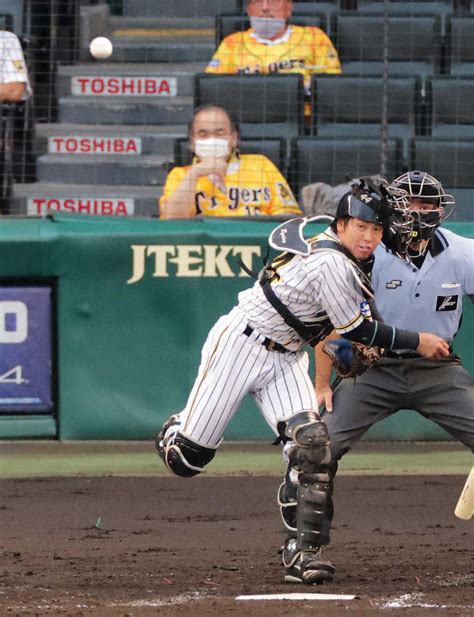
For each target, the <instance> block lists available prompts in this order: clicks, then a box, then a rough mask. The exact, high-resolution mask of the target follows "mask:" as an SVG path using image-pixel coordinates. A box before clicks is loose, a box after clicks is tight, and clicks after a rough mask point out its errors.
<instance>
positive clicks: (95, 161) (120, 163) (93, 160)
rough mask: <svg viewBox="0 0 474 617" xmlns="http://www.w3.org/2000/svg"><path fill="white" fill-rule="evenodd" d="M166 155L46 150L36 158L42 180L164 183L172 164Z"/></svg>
mask: <svg viewBox="0 0 474 617" xmlns="http://www.w3.org/2000/svg"><path fill="white" fill-rule="evenodd" d="M171 164H172V163H171V161H169V159H168V158H167V157H163V156H152V155H145V156H128V155H113V156H110V155H99V154H96V155H86V154H85V155H82V156H77V155H71V154H43V155H42V156H40V157H38V158H37V159H36V175H37V178H38V180H39V181H42V182H55V181H57V180H58V179H59V178H60V179H61V182H62V183H71V184H74V183H76V184H78V183H79V184H98V183H100V184H111V185H112V184H127V185H130V186H132V185H139V186H157V185H163V184H164V182H165V179H166V176H167V174H168V171H169V168H170V166H171Z"/></svg>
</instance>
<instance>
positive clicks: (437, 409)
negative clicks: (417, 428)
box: [323, 356, 474, 459]
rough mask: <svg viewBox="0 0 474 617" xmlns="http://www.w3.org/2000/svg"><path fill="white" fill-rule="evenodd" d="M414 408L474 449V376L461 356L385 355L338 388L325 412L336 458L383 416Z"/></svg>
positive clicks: (343, 381) (344, 381) (324, 417)
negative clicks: (459, 358)
mask: <svg viewBox="0 0 474 617" xmlns="http://www.w3.org/2000/svg"><path fill="white" fill-rule="evenodd" d="M401 409H413V410H416V411H418V412H419V413H420V414H422V415H423V416H424V417H425V418H428V419H430V420H433V421H434V422H436V423H437V424H439V426H441V427H442V428H444V429H445V430H446V431H447V432H448V433H450V434H451V435H452V436H453V437H454V438H455V439H457V440H458V441H460V442H461V443H463V444H464V445H465V446H467V447H468V448H470V449H471V450H472V451H473V452H474V380H473V379H472V377H471V376H470V375H469V374H468V373H467V371H465V370H464V369H463V368H462V366H461V364H460V363H459V360H458V359H457V357H456V356H451V357H450V358H447V359H445V360H441V361H431V360H425V359H424V358H413V359H398V358H381V359H380V360H379V361H378V362H377V364H376V365H375V366H373V367H372V368H370V369H369V370H368V371H367V372H365V373H364V374H363V375H361V376H360V377H357V379H356V380H355V381H354V380H353V379H344V380H342V382H341V383H340V384H339V386H338V387H337V388H336V390H335V392H334V397H333V412H332V413H327V412H326V413H325V414H324V416H323V419H324V421H325V422H326V424H327V427H328V431H329V435H330V438H331V451H332V455H333V459H340V458H341V457H342V456H343V455H344V454H345V453H346V452H347V451H348V450H350V448H352V446H353V445H354V444H355V443H356V442H357V441H358V440H359V439H360V437H362V435H363V434H364V433H365V432H366V431H367V430H368V429H369V428H370V427H371V426H372V425H373V424H375V422H378V421H379V420H383V419H384V418H386V417H388V416H390V415H392V414H393V413H395V412H397V411H399V410H401Z"/></svg>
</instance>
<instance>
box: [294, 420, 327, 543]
mask: <svg viewBox="0 0 474 617" xmlns="http://www.w3.org/2000/svg"><path fill="white" fill-rule="evenodd" d="M286 434H287V436H288V437H290V438H291V439H293V442H294V445H293V447H292V448H291V450H290V452H289V458H290V466H291V467H293V469H295V470H296V471H298V472H299V473H298V490H297V497H296V503H297V508H296V510H297V513H296V530H297V532H296V538H297V542H298V546H299V548H300V549H301V550H302V551H314V550H317V549H318V548H320V547H321V546H323V545H325V544H329V542H330V530H331V523H332V517H333V512H334V508H333V503H332V489H333V481H332V475H331V473H330V467H331V451H330V448H329V435H328V432H327V428H326V425H325V424H324V422H321V420H320V419H319V415H318V414H317V413H316V412H314V411H304V412H300V413H298V414H296V415H295V416H293V417H292V418H291V419H290V420H289V422H288V424H287V427H286Z"/></svg>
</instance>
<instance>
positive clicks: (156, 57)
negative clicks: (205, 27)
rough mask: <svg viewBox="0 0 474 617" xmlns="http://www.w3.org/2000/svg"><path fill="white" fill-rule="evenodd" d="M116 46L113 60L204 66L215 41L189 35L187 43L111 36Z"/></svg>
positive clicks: (161, 39)
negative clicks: (187, 63) (204, 40)
mask: <svg viewBox="0 0 474 617" xmlns="http://www.w3.org/2000/svg"><path fill="white" fill-rule="evenodd" d="M111 40H112V44H113V46H114V53H113V54H112V56H111V58H110V61H111V62H130V63H131V62H137V63H138V62H198V61H202V62H203V64H204V66H205V65H206V64H207V63H208V62H209V60H210V58H211V57H212V54H213V53H214V49H215V46H214V42H207V43H204V42H202V40H200V39H197V38H195V37H188V39H187V43H183V42H180V41H176V40H175V39H174V38H173V39H170V40H166V39H164V38H160V39H159V40H155V39H153V38H148V37H147V38H145V37H132V36H121V37H116V36H113V37H111Z"/></svg>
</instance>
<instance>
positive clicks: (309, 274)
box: [238, 228, 369, 351]
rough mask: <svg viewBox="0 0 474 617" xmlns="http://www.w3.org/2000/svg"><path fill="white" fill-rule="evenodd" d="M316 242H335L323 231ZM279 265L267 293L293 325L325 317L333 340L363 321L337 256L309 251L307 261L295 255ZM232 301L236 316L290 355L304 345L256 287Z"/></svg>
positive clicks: (363, 308) (344, 262)
mask: <svg viewBox="0 0 474 617" xmlns="http://www.w3.org/2000/svg"><path fill="white" fill-rule="evenodd" d="M318 239H321V240H324V239H330V240H336V241H337V240H338V237H337V235H336V234H335V233H334V232H333V231H332V230H331V229H329V228H328V229H327V230H326V231H325V232H324V233H323V234H320V235H319V236H318ZM277 261H278V258H277V260H275V261H274V262H273V265H275V263H277ZM282 264H283V265H282V266H278V265H277V266H276V272H277V274H278V278H277V279H276V280H275V282H273V283H272V286H273V290H274V292H275V294H276V295H277V296H278V298H279V299H280V300H281V301H282V302H283V304H284V305H285V306H287V307H288V308H289V309H290V311H291V312H292V313H293V315H295V316H296V317H297V318H298V319H299V320H301V321H303V322H304V323H306V324H311V323H314V322H315V321H316V320H317V319H318V318H321V317H323V316H327V317H328V318H329V319H330V321H331V323H332V325H333V326H334V328H335V330H336V331H337V332H338V334H345V333H347V332H350V331H351V330H354V329H355V328H357V327H358V326H359V325H360V324H361V323H362V321H363V320H364V318H369V314H368V308H367V301H366V299H365V297H364V295H363V293H362V290H361V285H360V283H359V282H358V279H357V277H356V275H355V271H354V268H353V267H352V266H351V263H350V260H349V259H348V258H347V257H345V256H344V255H343V254H342V253H338V252H335V251H333V250H327V251H325V250H321V251H315V252H314V253H311V254H310V255H308V256H301V255H295V256H294V257H293V258H292V259H291V260H289V261H287V262H286V263H285V262H284V261H283V262H282ZM238 297H239V304H238V309H239V311H240V312H241V313H242V314H243V315H244V316H245V318H246V319H247V322H248V323H249V324H250V325H251V326H252V327H254V328H255V329H256V330H257V331H258V332H259V333H260V334H262V335H263V336H267V337H268V338H270V339H271V340H273V341H276V342H277V343H280V344H282V345H284V346H285V347H287V348H288V349H291V350H293V351H297V350H298V349H301V348H302V346H303V345H304V341H303V340H302V339H301V338H300V336H299V335H298V334H297V333H296V332H295V331H294V330H293V328H291V327H290V326H289V325H288V324H287V323H286V322H285V320H284V319H283V317H282V316H281V315H280V314H279V313H278V311H277V310H276V309H275V308H274V307H273V306H272V305H271V304H270V302H269V301H268V300H267V299H266V297H265V294H264V292H263V290H262V286H261V284H260V282H259V281H257V282H256V283H255V284H254V286H253V287H251V288H250V289H246V290H245V291H242V292H240V293H239V296H238Z"/></svg>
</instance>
